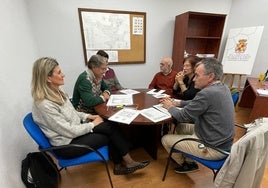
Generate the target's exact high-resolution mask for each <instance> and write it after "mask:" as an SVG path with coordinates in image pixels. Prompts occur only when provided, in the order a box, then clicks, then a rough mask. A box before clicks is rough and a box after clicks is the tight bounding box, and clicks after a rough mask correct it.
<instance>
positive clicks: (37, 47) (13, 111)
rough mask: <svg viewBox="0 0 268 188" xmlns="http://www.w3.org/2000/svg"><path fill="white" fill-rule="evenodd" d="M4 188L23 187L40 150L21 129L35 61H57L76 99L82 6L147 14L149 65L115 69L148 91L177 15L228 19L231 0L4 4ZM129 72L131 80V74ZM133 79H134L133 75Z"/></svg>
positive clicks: (0, 131) (0, 133) (0, 74)
mask: <svg viewBox="0 0 268 188" xmlns="http://www.w3.org/2000/svg"><path fill="white" fill-rule="evenodd" d="M0 3H1V6H0V19H1V22H0V23H1V26H0V41H1V42H0V57H1V61H0V64H1V69H0V91H1V97H0V104H1V105H0V106H1V110H0V115H1V116H0V123H1V126H0V144H1V146H0V148H1V152H0V166H1V168H0V169H1V170H0V172H1V174H0V175H1V176H0V177H1V179H0V187H5V188H6V187H7V188H9V187H10V188H13V187H23V185H22V183H21V179H20V165H21V160H22V159H23V158H24V157H25V155H26V154H27V153H28V152H31V151H34V150H36V148H37V147H36V145H35V144H34V143H33V142H32V140H31V139H30V138H29V136H28V135H27V134H26V132H25V131H24V129H23V127H22V119H23V117H24V115H25V114H26V113H28V112H29V111H31V103H32V99H31V95H30V81H31V69H32V64H33V62H34V60H35V59H36V58H38V57H41V56H53V57H55V58H57V60H58V61H59V62H60V66H61V68H62V70H63V72H64V73H65V74H66V80H65V83H66V85H65V86H64V88H65V89H66V91H67V92H68V93H69V94H72V90H73V85H74V83H75V80H76V78H77V76H78V75H79V73H81V72H82V71H83V70H84V61H83V52H82V43H81V35H80V26H79V21H78V11H77V8H78V7H83V8H95V9H111V10H127V11H139V12H146V13H147V36H146V44H147V46H146V52H147V53H146V63H145V64H136V65H119V66H113V68H114V69H115V71H116V73H117V76H118V78H119V80H120V81H121V83H122V85H123V86H125V87H130V88H144V87H147V86H148V84H149V82H150V80H151V79H152V76H153V74H155V73H156V72H157V71H158V70H159V68H158V67H159V61H160V59H161V58H162V57H163V56H171V53H172V41H173V28H174V27H173V25H174V18H175V15H177V14H180V13H183V12H185V11H189V10H190V11H201V12H211V13H221V14H228V13H229V10H230V8H231V3H232V2H231V0H221V1H219V0H218V1H215V0H203V1H200V0H191V1H189V0H180V1H178V0H169V1H166V0H146V1H143V0H136V1H130V0H90V1H85V0H45V1H44V0H13V1H10V0H0ZM130 73H131V75H130ZM129 75H130V76H129Z"/></svg>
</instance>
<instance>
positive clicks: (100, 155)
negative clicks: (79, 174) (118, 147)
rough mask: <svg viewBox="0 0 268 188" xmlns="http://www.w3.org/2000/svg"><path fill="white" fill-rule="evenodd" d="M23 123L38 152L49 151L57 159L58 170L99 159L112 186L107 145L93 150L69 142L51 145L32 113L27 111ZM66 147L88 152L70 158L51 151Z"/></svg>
mask: <svg viewBox="0 0 268 188" xmlns="http://www.w3.org/2000/svg"><path fill="white" fill-rule="evenodd" d="M23 125H24V127H25V129H26V130H27V132H28V133H29V134H30V136H31V137H32V138H33V140H34V141H35V142H36V143H37V144H38V146H39V150H40V152H42V153H43V152H50V153H51V154H52V155H53V156H54V157H55V158H56V159H57V161H58V164H59V166H60V167H61V168H60V169H57V170H58V171H61V170H62V169H63V168H65V169H66V168H67V167H69V166H75V165H80V164H85V163H90V162H96V161H101V162H103V163H104V164H105V167H106V171H107V175H108V177H109V181H110V185H111V187H112V188H113V183H112V179H111V175H110V172H109V168H108V163H107V161H108V160H109V155H108V146H103V147H101V148H99V149H98V150H94V149H92V148H91V147H89V146H86V145H77V144H69V145H64V146H52V145H51V144H50V143H49V141H48V139H47V137H46V136H45V134H44V133H43V132H42V130H41V129H40V128H39V126H38V125H37V124H36V123H35V122H34V121H33V117H32V113H29V114H27V115H26V116H25V118H24V119H23ZM68 147H83V148H86V149H88V150H89V153H87V154H85V155H82V156H80V157H75V158H72V159H65V158H62V157H59V156H57V155H56V154H55V153H54V152H53V151H55V150H57V149H63V148H68Z"/></svg>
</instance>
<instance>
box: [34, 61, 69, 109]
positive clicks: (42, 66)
mask: <svg viewBox="0 0 268 188" xmlns="http://www.w3.org/2000/svg"><path fill="white" fill-rule="evenodd" d="M58 65H59V63H58V62H57V60H56V59H53V58H50V57H42V58H40V59H37V60H36V61H35V62H34V65H33V70H32V83H31V93H32V97H33V99H34V102H42V101H43V100H44V99H47V100H50V101H52V102H55V103H57V104H59V105H62V104H63V103H64V102H65V101H66V99H67V96H66V94H65V93H64V92H63V91H61V90H59V91H56V90H55V89H54V88H53V87H51V85H50V83H49V82H48V81H47V78H48V76H52V74H53V71H54V69H55V67H56V66H58ZM59 94H60V95H61V96H62V98H61V97H60V96H59ZM62 99H63V100H62Z"/></svg>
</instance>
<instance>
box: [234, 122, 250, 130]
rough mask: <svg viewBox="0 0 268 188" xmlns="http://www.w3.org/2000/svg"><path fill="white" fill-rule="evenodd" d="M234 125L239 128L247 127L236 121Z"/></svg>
mask: <svg viewBox="0 0 268 188" xmlns="http://www.w3.org/2000/svg"><path fill="white" fill-rule="evenodd" d="M235 126H236V127H239V128H241V129H247V127H245V126H243V125H240V124H237V123H236V124H235Z"/></svg>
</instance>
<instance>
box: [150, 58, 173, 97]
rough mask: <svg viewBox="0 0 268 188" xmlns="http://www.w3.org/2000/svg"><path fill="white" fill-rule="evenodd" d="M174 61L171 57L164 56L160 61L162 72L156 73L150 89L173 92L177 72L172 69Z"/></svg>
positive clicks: (169, 93)
mask: <svg viewBox="0 0 268 188" xmlns="http://www.w3.org/2000/svg"><path fill="white" fill-rule="evenodd" d="M172 65H173V61H172V59H171V58H170V57H164V58H163V59H162V60H161V62H160V72H158V73H156V74H155V75H154V78H153V80H152V81H151V83H150V84H149V89H163V90H165V93H166V94H168V95H171V94H173V85H174V83H175V77H176V75H177V72H176V71H174V70H172Z"/></svg>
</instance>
